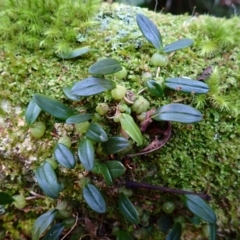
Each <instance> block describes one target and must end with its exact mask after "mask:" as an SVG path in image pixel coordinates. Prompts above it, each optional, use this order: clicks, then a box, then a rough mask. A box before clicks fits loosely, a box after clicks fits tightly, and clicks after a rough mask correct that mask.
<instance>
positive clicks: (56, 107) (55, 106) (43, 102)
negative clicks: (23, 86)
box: [33, 94, 74, 120]
mask: <svg viewBox="0 0 240 240" xmlns="http://www.w3.org/2000/svg"><path fill="white" fill-rule="evenodd" d="M33 99H34V101H35V102H36V103H37V105H38V106H39V107H40V108H41V109H42V110H43V111H45V112H47V113H49V114H50V115H52V116H54V117H55V118H58V119H61V120H66V119H67V118H69V117H70V116H72V115H74V111H73V110H72V109H71V108H69V107H67V106H66V105H64V104H63V103H61V102H60V101H58V100H56V99H53V98H50V97H47V96H44V95H42V94H34V96H33Z"/></svg>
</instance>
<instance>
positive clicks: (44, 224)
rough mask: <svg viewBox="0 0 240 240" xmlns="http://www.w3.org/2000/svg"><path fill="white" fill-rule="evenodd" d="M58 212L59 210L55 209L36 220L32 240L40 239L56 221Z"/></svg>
mask: <svg viewBox="0 0 240 240" xmlns="http://www.w3.org/2000/svg"><path fill="white" fill-rule="evenodd" d="M57 212H58V210H57V209H53V210H50V211H48V212H46V213H44V214H42V215H41V216H40V217H38V218H37V219H36V221H35V222H34V224H33V229H32V240H38V239H39V238H40V236H41V235H42V233H43V232H44V231H45V230H46V229H47V228H48V227H49V226H50V224H51V223H52V221H53V220H54V218H55V216H56V214H57Z"/></svg>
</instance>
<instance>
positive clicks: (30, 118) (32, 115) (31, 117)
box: [25, 99, 41, 126]
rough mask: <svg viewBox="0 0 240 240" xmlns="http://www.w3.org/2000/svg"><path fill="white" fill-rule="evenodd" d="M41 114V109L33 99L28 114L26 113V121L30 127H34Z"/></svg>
mask: <svg viewBox="0 0 240 240" xmlns="http://www.w3.org/2000/svg"><path fill="white" fill-rule="evenodd" d="M40 112H41V108H40V107H39V106H38V105H37V104H36V102H35V101H34V100H33V99H32V100H31V101H30V102H29V104H28V107H27V110H26V113H25V120H26V123H27V125H28V126H30V125H32V124H33V123H34V122H35V120H36V119H37V117H38V115H39V114H40Z"/></svg>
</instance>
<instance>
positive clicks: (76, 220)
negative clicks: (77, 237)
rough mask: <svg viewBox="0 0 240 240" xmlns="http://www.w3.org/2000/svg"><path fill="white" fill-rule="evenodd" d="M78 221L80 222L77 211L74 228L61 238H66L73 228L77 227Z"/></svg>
mask: <svg viewBox="0 0 240 240" xmlns="http://www.w3.org/2000/svg"><path fill="white" fill-rule="evenodd" d="M77 222H78V213H77V216H76V220H75V223H74V225H73V226H72V228H71V229H70V230H69V231H68V232H67V233H66V234H65V236H64V237H62V238H61V240H63V239H65V238H66V237H67V236H68V235H69V234H70V233H71V232H72V230H73V229H74V228H75V227H76V225H77Z"/></svg>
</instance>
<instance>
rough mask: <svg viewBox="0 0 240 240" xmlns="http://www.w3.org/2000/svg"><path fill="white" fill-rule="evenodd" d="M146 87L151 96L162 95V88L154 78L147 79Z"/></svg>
mask: <svg viewBox="0 0 240 240" xmlns="http://www.w3.org/2000/svg"><path fill="white" fill-rule="evenodd" d="M147 87H148V89H149V91H150V92H151V94H152V95H153V96H156V97H162V96H163V89H162V87H161V86H160V85H159V84H158V83H157V82H156V81H155V80H148V81H147Z"/></svg>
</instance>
